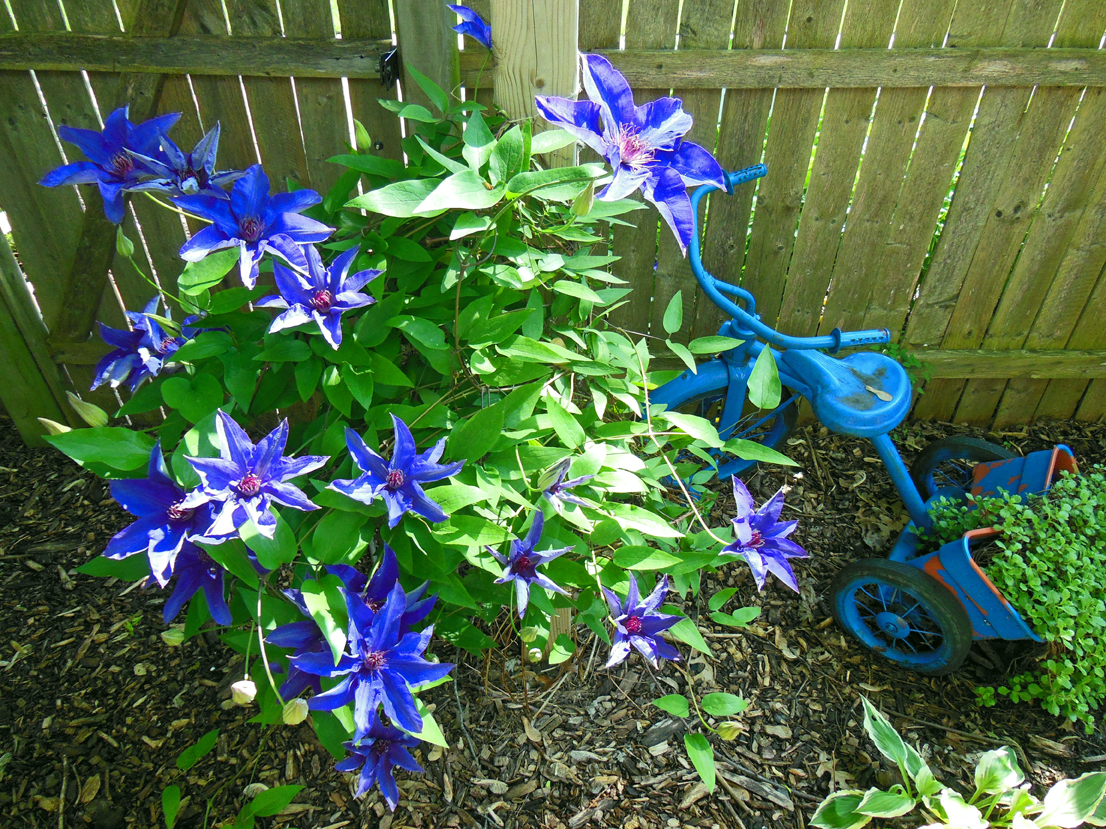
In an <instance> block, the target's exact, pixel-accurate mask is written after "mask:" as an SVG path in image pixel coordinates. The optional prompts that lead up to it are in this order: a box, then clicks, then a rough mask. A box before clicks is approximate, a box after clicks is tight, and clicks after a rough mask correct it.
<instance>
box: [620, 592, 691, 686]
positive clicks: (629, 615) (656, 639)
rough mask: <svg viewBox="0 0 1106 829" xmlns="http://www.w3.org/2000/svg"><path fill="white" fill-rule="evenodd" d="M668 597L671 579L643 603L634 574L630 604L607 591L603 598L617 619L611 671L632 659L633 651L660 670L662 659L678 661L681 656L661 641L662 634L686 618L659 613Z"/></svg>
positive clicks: (627, 600) (627, 597)
mask: <svg viewBox="0 0 1106 829" xmlns="http://www.w3.org/2000/svg"><path fill="white" fill-rule="evenodd" d="M666 593H668V576H665V577H663V578H662V579H661V580H660V581H659V582H657V587H656V589H655V590H654V591H653V592H652V593H650V594H649V596H648V598H646V599H645V601H644V602H643V601H641V594H640V593H639V592H638V586H637V579H635V578H634V574H633V573H631V574H630V590H629V593H628V594H627V595H626V602H625V604H623V603H622V602H620V601H619V599H618V596H616V595H615V594H614V593H612V592H611V591H610V590H608V589H607V588H605V587H604V588H603V595H604V596H605V597H606V599H607V606H608V607H609V608H610V611H611V617H612V618H613V619H614V626H615V632H614V642H613V643H612V645H611V657H610V659H608V660H607V667H608V668H611V667H613V666H615V665H617V664H619V663H620V662H622V661H623V660H624V659H626V657H627V656H629V655H630V648H631V647H633V648H635V649H637V650H638V652H640V653H641V655H642V656H644V657H645V658H646V659H648V660H649V662H650V663H651V664H652V665H653V667H654V668H656V667H659V663H658V660H659V659H671V660H672V661H673V662H675V661H678V660H679V658H680V652H679V651H678V650H676V649H675V648H674V647H672V645H670V644H669V643H668V642H666V641H664V639H662V638H661V633H662V632H663V631H666V630H668V629H669V628H670V627H672V626H673V625H675V624H676V623H677V622H679V621H680V620H681V619H682V618H684V617H683V616H669V615H667V614H664V613H658V612H657V610H658V608H660V606H661V603H662V602H663V601H664V597H665V594H666Z"/></svg>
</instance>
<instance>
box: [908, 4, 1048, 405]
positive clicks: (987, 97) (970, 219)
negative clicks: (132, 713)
mask: <svg viewBox="0 0 1106 829" xmlns="http://www.w3.org/2000/svg"><path fill="white" fill-rule="evenodd" d="M1059 7H1060V2H1058V0H1015V2H1014V3H1013V4H1012V6H1011V8H1010V11H1009V13H1008V15H1007V17H1006V21H1005V23H1004V26H1003V29H1002V33H1001V35H1000V36H999V38H998V45H1000V46H1044V45H1046V44H1047V42H1048V39H1049V36H1050V35H1051V34H1052V27H1053V23H1054V22H1055V20H1056V17H1057V12H1058V10H1059ZM991 20H993V18H991ZM957 27H958V23H957V21H956V19H954V20H953V31H955V30H956V29H957ZM1030 91H1031V90H1029V89H1024V88H1019V87H1009V88H1001V89H988V90H987V91H986V92H984V94H983V97H982V99H981V101H980V103H979V111H978V115H977V116H976V121H975V126H974V128H973V130H972V135H971V141H970V142H969V144H968V149H967V154H966V155H965V157H964V164H963V169H962V171H961V174H960V180H959V182H958V184H957V187H956V193H955V195H954V196H953V201H952V206H951V207H950V209H949V213H948V218H947V220H946V222H945V226H944V229H943V230H942V232H941V235H940V238H939V240H938V242H937V248H936V250H935V252H934V255H933V260H932V262H931V263H930V267H929V271H928V273H927V274H926V278H925V281H924V282H923V283H922V285H921V294H920V302H919V303H915V308H914V311H913V313H912V315H911V319H910V323H909V324H908V327H907V342H908V343H909V344H917V343H922V342H926V343H931V344H936V343H937V342H940V343H941V345H942V347H944V348H975V347H978V346H979V343H980V342H981V341H982V338H983V334H984V333H985V332H984V330H981V328H984V327H985V321H984V323H983V324H982V325H981V324H980V323H979V322H978V318H977V315H975V314H972V313H971V311H970V309H969V306H971V305H972V303H973V302H975V296H974V295H973V293H972V291H973V289H974V288H975V287H976V286H977V285H978V283H979V282H980V280H982V279H985V278H988V277H993V268H991V267H989V265H991V264H993V263H985V262H984V261H982V259H980V260H978V261H977V260H976V258H975V254H976V249H977V247H978V246H979V242H980V239H981V238H982V235H983V232H984V229H985V228H987V227H988V226H992V227H993V226H994V225H993V224H992V222H993V220H994V219H995V218H996V217H995V216H994V213H993V211H998V212H1002V213H1003V215H1005V211H1002V210H1001V208H996V207H994V205H995V203H996V199H997V198H998V197H999V194H1000V192H1001V188H1002V184H1003V181H1004V179H1005V173H1006V171H1007V167H1008V165H1009V163H1010V154H1011V151H1012V150H1013V148H1014V145H1015V143H1016V138H1017V132H1018V123H1019V122H1020V121H1021V118H1022V115H1023V114H1024V112H1025V109H1026V104H1027V103H1028V100H1029V96H1030ZM1025 172H1028V173H1029V174H1030V175H1032V173H1033V171H1025ZM1041 183H1042V184H1043V181H1042V182H1041ZM1037 192H1038V193H1039V192H1040V190H1039V189H1038V191H1037ZM997 218H998V219H1001V218H1002V217H1001V216H999V217H997ZM996 229H997V230H1001V229H1000V228H996ZM973 264H974V268H973ZM1007 264H1008V265H1009V264H1010V263H1009V262H1008V263H1007ZM1003 276H1005V275H1003ZM999 278H1002V277H999ZM993 309H994V306H993V305H992V306H991V308H990V309H988V312H987V314H988V317H989V315H990V313H991V311H992V310H993ZM963 387H964V381H962V380H940V381H937V382H936V383H932V384H930V385H929V386H927V393H926V394H925V396H924V397H922V398H921V399H920V400H919V401H918V404H917V406H916V409H917V410H918V413H919V414H920V415H922V416H924V417H929V418H934V419H938V420H948V419H951V418H952V416H953V415H954V413H955V412H956V407H957V405H958V403H959V400H960V396H961V393H962V391H963Z"/></svg>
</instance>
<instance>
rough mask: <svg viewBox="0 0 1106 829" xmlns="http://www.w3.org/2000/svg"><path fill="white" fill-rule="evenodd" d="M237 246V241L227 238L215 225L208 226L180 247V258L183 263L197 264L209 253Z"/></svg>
mask: <svg viewBox="0 0 1106 829" xmlns="http://www.w3.org/2000/svg"><path fill="white" fill-rule="evenodd" d="M237 244H238V240H237V239H231V238H228V237H227V235H226V234H225V233H224V232H223V231H222V230H220V229H219V227H218V226H217V225H208V226H207V227H205V228H204V229H203V230H201V231H200V232H199V233H196V234H194V235H193V236H192V238H191V239H189V240H188V241H187V242H185V243H184V244H183V245H181V249H180V258H181V259H183V260H184V261H185V262H199V261H200V260H201V259H203V258H204V257H205V256H207V255H208V254H209V253H213V252H214V251H217V250H224V249H226V248H232V247H234V246H235V245H237Z"/></svg>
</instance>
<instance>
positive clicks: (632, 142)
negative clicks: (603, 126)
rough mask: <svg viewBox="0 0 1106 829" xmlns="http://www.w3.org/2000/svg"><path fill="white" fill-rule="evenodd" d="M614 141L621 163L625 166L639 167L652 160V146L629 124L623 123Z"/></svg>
mask: <svg viewBox="0 0 1106 829" xmlns="http://www.w3.org/2000/svg"><path fill="white" fill-rule="evenodd" d="M614 143H615V146H616V147H618V155H619V157H620V158H621V159H622V163H623V164H625V165H626V166H627V167H633V168H634V169H640V168H641V167H644V166H645V165H646V164H648V163H649V162H651V161H652V160H653V153H654V152H655V150H654V148H653V146H652V145H651V144H650V143H649V142H648V141H646V140H645V139H644V138H642V137H641V135H640V134H639V133H638V132H637V130H636V129H635V128H634V127H632V126H630V125H629V124H625V125H623V127H622V129H621V131H620V132H619V133H618V136H617V137H616V138H615V140H614Z"/></svg>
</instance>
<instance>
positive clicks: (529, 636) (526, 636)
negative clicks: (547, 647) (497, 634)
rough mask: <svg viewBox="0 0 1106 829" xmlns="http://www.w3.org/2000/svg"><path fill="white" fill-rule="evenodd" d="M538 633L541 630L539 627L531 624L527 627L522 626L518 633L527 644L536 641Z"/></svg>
mask: <svg viewBox="0 0 1106 829" xmlns="http://www.w3.org/2000/svg"><path fill="white" fill-rule="evenodd" d="M540 633H541V630H540V629H539V628H536V627H534V626H533V625H531V626H529V627H524V628H523V629H522V630H520V631H519V633H518V635H519V637H520V638H521V639H522V641H523V642H525V643H526V644H527V645H529V644H530V643H531V642H535V641H537V638H538V635H539V634H540Z"/></svg>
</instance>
